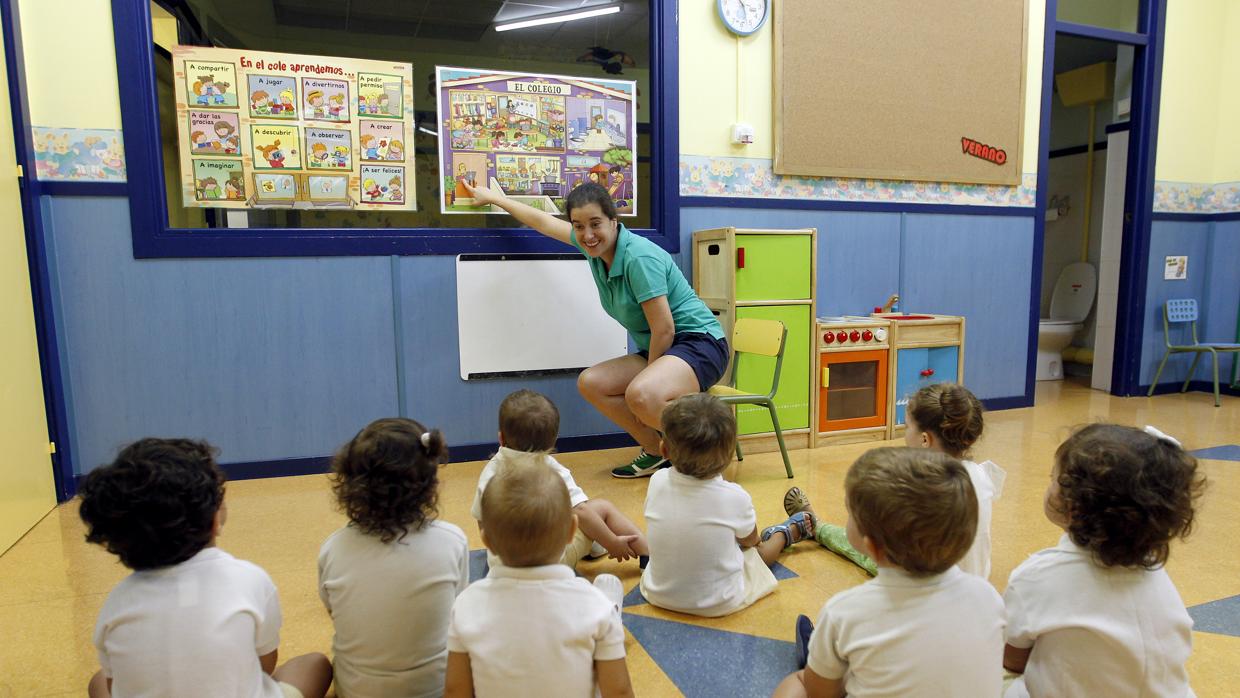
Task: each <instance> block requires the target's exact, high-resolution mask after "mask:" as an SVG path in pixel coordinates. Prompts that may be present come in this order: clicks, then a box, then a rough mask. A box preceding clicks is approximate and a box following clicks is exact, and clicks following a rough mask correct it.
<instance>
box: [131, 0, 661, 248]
mask: <svg viewBox="0 0 1240 698" xmlns="http://www.w3.org/2000/svg"><path fill="white" fill-rule="evenodd" d="M112 23H113V27H114V30H115V35H116V66H117V71H118V72H119V74H120V75H121V76H122V78H123V80H122V84H125V85H126V86H127V89H125V90H122V91H121V125H122V128H123V131H124V139H125V156H126V161H127V162H126V169H127V171H128V177H129V183H128V190H129V210H130V217H131V219H132V227H133V252H134V257H137V258H152V257H296V256H333V255H417V254H459V253H464V252H489V253H495V252H560V251H563V246H562V245H560V244H559V243H556V242H554V241H552V240H549V239H547V238H545V237H544V236H542V235H540V234H539V233H537V232H534V231H532V230H529V229H520V228H517V229H513V228H253V227H251V228H245V229H229V228H172V227H170V226H169V223H168V203H167V201H168V199H167V196H166V191H165V184H164V178H163V171H164V170H163V153H162V149H161V146H160V141H159V133H160V124H159V105H158V102H157V101H156V82H155V67H154V65H155V64H154V55H153V54H154V43H153V38H152V35H151V11H150V4H149V2H147V0H112ZM650 66H651V70H650V82H651V93H652V94H651V95H650V114H651V117H650V121H651V124H650V128H651V148H650V160H651V162H650V172H651V176H650V196H649V199H647V201H648V204H647V205H648V207H649V209H650V211H651V216H650V223H651V226H652V227H651V228H639V229H636V230H635V232H638V233H640V234H642V235H644V236H646V237H648V238H650V239H651V240H652V241H654V242H655V243H656V244H658V245H660V246H661V247H663V248H664V249H666V250H668V251H670V252H679V250H680V230H679V227H680V216H679V209H680V206H679V199H680V195H679V184H678V179H677V168H678V164H677V163H678V157H679V152H680V139H679V133H678V118H679V109H678V98H677V89H678V70H679V44H678V36H677V26H676V0H651V2H650Z"/></svg>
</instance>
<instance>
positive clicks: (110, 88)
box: [17, 0, 121, 130]
mask: <svg viewBox="0 0 1240 698" xmlns="http://www.w3.org/2000/svg"><path fill="white" fill-rule="evenodd" d="M17 5H18V12H19V13H20V16H21V25H22V58H23V60H24V62H25V64H26V94H27V95H28V97H29V99H30V122H31V124H32V125H34V126H55V127H59V128H113V129H118V130H119V129H120V127H121V105H120V96H119V93H118V91H117V82H116V47H115V45H114V43H113V40H112V5H111V3H109V2H106V1H105V0H55V1H54V2H52V1H49V0H18V3H17Z"/></svg>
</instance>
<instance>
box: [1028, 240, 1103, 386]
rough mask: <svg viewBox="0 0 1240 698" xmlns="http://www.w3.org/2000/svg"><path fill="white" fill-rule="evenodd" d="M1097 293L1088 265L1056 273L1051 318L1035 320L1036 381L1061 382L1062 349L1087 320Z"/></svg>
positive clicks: (1095, 280)
mask: <svg viewBox="0 0 1240 698" xmlns="http://www.w3.org/2000/svg"><path fill="white" fill-rule="evenodd" d="M1097 290H1098V274H1097V272H1096V271H1094V267H1093V265H1092V264H1089V263H1087V262H1076V263H1073V264H1069V265H1068V266H1067V267H1066V268H1064V270H1063V271H1062V272H1060V273H1059V279H1058V280H1057V281H1056V282H1055V291H1054V293H1053V294H1052V295H1051V316H1050V317H1049V318H1042V319H1041V320H1039V321H1038V367H1037V379H1038V380H1040V381H1057V380H1063V350H1064V349H1066V348H1067V347H1068V345H1069V344H1071V343H1072V337H1074V336H1075V335H1076V333H1077V332H1079V331H1080V329H1081V326H1082V323H1084V322H1085V318H1087V317H1089V311H1090V309H1091V308H1093V305H1094V292H1095V291H1097Z"/></svg>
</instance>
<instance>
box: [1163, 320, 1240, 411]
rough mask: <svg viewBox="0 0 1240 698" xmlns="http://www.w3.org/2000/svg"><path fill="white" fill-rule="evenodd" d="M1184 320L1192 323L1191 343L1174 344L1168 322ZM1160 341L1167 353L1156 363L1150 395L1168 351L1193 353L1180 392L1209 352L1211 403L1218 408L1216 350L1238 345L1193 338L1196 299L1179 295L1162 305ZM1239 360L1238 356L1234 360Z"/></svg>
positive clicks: (1230, 349) (1235, 349)
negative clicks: (1212, 383) (1212, 401)
mask: <svg viewBox="0 0 1240 698" xmlns="http://www.w3.org/2000/svg"><path fill="white" fill-rule="evenodd" d="M1173 322H1174V323H1181V322H1187V323H1190V325H1191V326H1192V331H1193V343H1192V344H1182V345H1176V344H1172V343H1171V323H1173ZM1163 341H1165V342H1166V344H1167V353H1165V354H1163V358H1162V361H1161V362H1160V363H1159V364H1158V372H1157V373H1155V374H1154V380H1153V381H1152V382H1151V383H1150V392H1149V395H1150V397H1153V395H1154V388H1156V387H1158V379H1159V378H1160V377H1162V372H1163V367H1164V366H1166V365H1167V359H1168V358H1170V357H1171V355H1172V354H1185V353H1189V352H1191V353H1193V354H1195V356H1194V357H1193V365H1192V366H1190V367H1189V368H1188V377H1187V378H1185V379H1184V385H1182V386H1181V387H1180V392H1181V393H1182V392H1185V391H1186V390H1188V384H1189V383H1190V382H1191V381H1192V380H1193V374H1194V373H1196V372H1197V362H1198V361H1200V360H1201V355H1202V354H1204V353H1206V352H1209V353H1210V358H1211V359H1213V360H1214V406H1215V407H1218V406H1219V405H1220V404H1221V403H1222V401H1221V400H1220V399H1219V390H1218V355H1219V352H1223V353H1228V352H1240V344H1224V343H1220V342H1206V343H1205V344H1202V343H1201V342H1198V341H1197V300H1196V299H1195V298H1180V299H1176V300H1169V301H1167V304H1166V305H1164V306H1163ZM1237 361H1240V359H1237Z"/></svg>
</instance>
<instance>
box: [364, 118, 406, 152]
mask: <svg viewBox="0 0 1240 698" xmlns="http://www.w3.org/2000/svg"><path fill="white" fill-rule="evenodd" d="M358 130H359V132H360V133H361V134H362V135H361V139H362V140H361V145H362V147H361V149H360V150H361V157H362V161H363V162H382V161H385V160H388V159H392V160H404V159H405V156H404V152H405V144H404V143H403V142H401V138H402V136H403V131H402V128H401V124H400V122H397V121H371V120H369V119H362V121H361V124H360V125H359V127H358Z"/></svg>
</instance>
